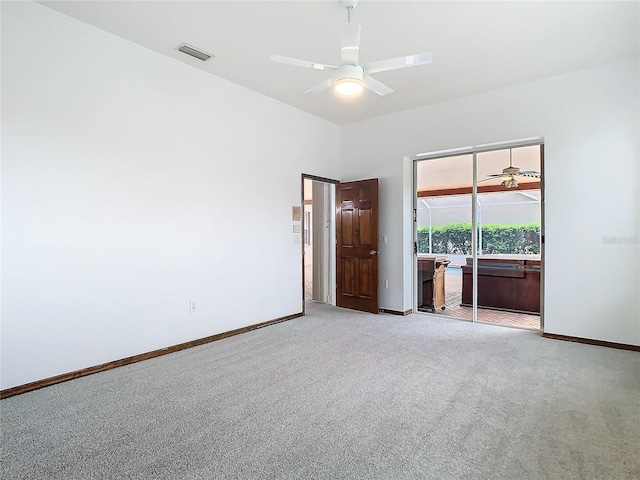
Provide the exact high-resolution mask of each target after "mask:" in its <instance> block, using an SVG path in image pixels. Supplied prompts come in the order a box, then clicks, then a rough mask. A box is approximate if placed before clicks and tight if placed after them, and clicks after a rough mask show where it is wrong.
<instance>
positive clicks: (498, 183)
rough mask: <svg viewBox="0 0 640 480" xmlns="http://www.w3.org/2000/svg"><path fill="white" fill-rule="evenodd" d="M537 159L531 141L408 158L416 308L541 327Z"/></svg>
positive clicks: (539, 168)
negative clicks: (413, 197)
mask: <svg viewBox="0 0 640 480" xmlns="http://www.w3.org/2000/svg"><path fill="white" fill-rule="evenodd" d="M542 160H543V145H542V144H541V143H535V144H529V145H522V144H521V145H512V146H509V145H507V146H499V147H494V148H485V149H477V150H475V151H474V150H470V151H466V152H461V153H452V154H449V155H434V156H433V157H430V158H427V159H424V160H417V161H416V170H415V172H416V176H415V180H416V203H415V208H416V210H415V227H416V253H417V262H416V263H417V267H416V269H417V280H418V284H417V289H416V290H417V291H416V306H417V309H418V311H422V312H429V313H439V314H441V315H447V316H450V317H455V318H460V319H465V320H471V321H478V322H484V323H494V324H499V325H505V326H515V327H522V328H534V329H539V328H541V327H542V325H541V312H542V308H541V307H542V300H541V298H542V296H541V292H542V278H543V277H542V253H543V252H542V248H543V242H542V239H543V235H542V226H543V225H542V224H543V221H542V220H543V217H542V213H543V209H542V205H543V195H542V194H543V190H542V186H541V185H542V183H541V182H542V178H541V176H542V175H541V173H542ZM512 164H513V167H515V166H516V165H517V166H518V167H520V171H518V172H515V170H510V169H511V168H512ZM501 172H502V173H501ZM505 172H506V173H505ZM512 172H515V175H509V174H510V173H512Z"/></svg>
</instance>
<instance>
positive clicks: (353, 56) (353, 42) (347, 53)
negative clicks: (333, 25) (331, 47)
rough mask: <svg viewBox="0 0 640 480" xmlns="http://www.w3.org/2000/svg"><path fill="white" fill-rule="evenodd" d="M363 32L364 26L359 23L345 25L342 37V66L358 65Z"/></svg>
mask: <svg viewBox="0 0 640 480" xmlns="http://www.w3.org/2000/svg"><path fill="white" fill-rule="evenodd" d="M361 31H362V26H361V25H360V24H359V23H345V24H344V25H343V26H342V32H341V35H340V45H341V47H342V56H341V62H342V65H358V53H359V52H360V32H361Z"/></svg>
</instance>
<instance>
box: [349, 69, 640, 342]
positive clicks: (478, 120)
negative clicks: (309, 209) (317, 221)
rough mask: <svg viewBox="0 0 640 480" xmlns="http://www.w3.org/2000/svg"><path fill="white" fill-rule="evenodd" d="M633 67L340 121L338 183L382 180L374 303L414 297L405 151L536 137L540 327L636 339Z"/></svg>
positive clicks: (404, 302)
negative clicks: (540, 147) (540, 158)
mask: <svg viewBox="0 0 640 480" xmlns="http://www.w3.org/2000/svg"><path fill="white" fill-rule="evenodd" d="M638 72H639V63H638V58H632V59H627V60H624V61H619V62H616V63H612V64H609V65H604V66H601V67H597V68H592V69H588V70H583V71H578V72H574V73H570V74H566V75H561V76H557V77H553V78H548V79H544V80H540V81H536V82H531V83H527V84H522V85H518V86H514V87H511V88H506V89H502V90H498V91H494V92H490V93H487V94H483V95H476V96H472V97H467V98H461V99H458V100H455V101H450V102H446V103H441V104H437V105H432V106H428V107H423V108H417V109H413V110H409V111H405V112H401V113H398V114H393V115H388V116H384V117H379V118H376V119H372V120H369V121H365V122H361V123H358V124H353V125H349V126H345V127H343V128H342V135H341V139H342V140H341V141H342V149H341V157H342V164H343V169H342V180H343V181H348V180H350V179H357V178H364V177H375V176H378V177H380V230H379V231H380V235H381V236H382V235H388V239H389V244H388V245H385V246H384V247H385V250H381V255H380V262H381V263H380V278H381V279H385V278H386V279H388V280H389V289H381V301H380V303H381V307H382V308H388V309H392V310H406V309H408V308H411V305H412V301H411V299H412V288H413V287H412V255H411V239H412V226H411V215H410V209H411V207H410V203H408V202H410V201H411V198H412V195H411V193H410V192H411V189H412V175H411V172H412V170H411V167H410V166H409V165H410V163H411V161H410V159H409V157H411V156H413V155H416V154H418V153H424V152H433V151H439V150H444V149H452V148H460V147H467V146H474V145H480V144H487V143H493V142H501V141H510V140H516V139H522V138H530V137H544V140H545V180H546V207H545V214H546V264H545V267H546V284H545V287H546V293H545V310H544V315H545V317H544V318H545V331H547V332H549V333H555V334H562V335H572V336H577V337H584V338H592V339H599V340H605V341H611V342H620V343H626V344H634V345H640V299H639V297H640V295H639V292H640V280H639V270H640V268H639V267H640V254H639V250H640V245H639V244H638V237H639V235H640V231H639V230H640V228H639V218H640V194H639V184H640V169H639V153H640V150H639V132H640V121H639V106H640V96H639V88H640V87H639V86H640V78H639V74H638ZM425 88H436V87H435V86H433V87H429V86H425ZM401 212H403V214H402V215H401ZM408 213H409V214H408ZM603 237H607V238H609V237H617V239H618V240H616V241H615V242H614V243H608V242H607V241H606V240H607V239H605V238H603Z"/></svg>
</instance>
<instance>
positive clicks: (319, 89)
mask: <svg viewBox="0 0 640 480" xmlns="http://www.w3.org/2000/svg"><path fill="white" fill-rule="evenodd" d="M332 84H333V79H332V78H329V79H327V80H325V81H324V82H322V83H319V84H318V85H316V86H315V87H311V88H310V89H309V90H307V91H306V92H305V93H320V92H322V91H323V90H326V89H327V88H330V87H331V85H332Z"/></svg>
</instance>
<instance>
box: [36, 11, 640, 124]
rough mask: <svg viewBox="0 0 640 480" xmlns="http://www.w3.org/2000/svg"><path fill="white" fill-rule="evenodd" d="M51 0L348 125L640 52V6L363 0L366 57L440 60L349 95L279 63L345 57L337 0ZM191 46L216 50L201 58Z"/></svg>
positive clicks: (358, 17) (355, 17)
mask: <svg viewBox="0 0 640 480" xmlns="http://www.w3.org/2000/svg"><path fill="white" fill-rule="evenodd" d="M40 3H42V4H43V5H45V6H47V7H49V8H52V9H54V10H57V11H59V12H62V13H64V14H66V15H69V16H71V17H75V18H77V19H79V20H81V21H83V22H86V23H89V24H91V25H95V26H96V27H99V28H101V29H103V30H106V31H108V32H111V33H114V34H116V35H118V36H120V37H123V38H126V39H128V40H131V41H132V42H135V43H138V44H140V45H143V46H145V47H148V48H150V49H152V50H155V51H157V52H160V53H162V54H164V55H167V56H169V57H172V58H175V59H176V60H178V61H182V62H185V63H188V64H190V65H193V66H194V67H196V68H200V69H202V70H205V71H207V72H210V73H212V74H215V75H219V76H221V77H224V78H226V79H228V80H231V81H233V82H235V83H238V84H240V85H244V86H246V87H248V88H250V89H252V90H255V91H257V92H260V93H263V94H265V95H268V96H270V97H273V98H276V99H278V100H281V101H283V102H285V103H288V104H290V105H292V106H294V107H297V108H300V109H302V110H305V111H307V112H309V113H311V114H313V115H317V116H319V117H322V118H325V119H327V120H329V121H331V122H334V123H336V124H338V125H344V124H348V123H352V122H356V121H360V120H364V119H367V118H371V117H376V116H379V115H384V114H388V113H392V112H397V111H400V110H405V109H409V108H413V107H417V106H422V105H427V104H431V103H436V102H441V101H444V100H449V99H453V98H457V97H463V96H467V95H473V94H477V93H481V92H485V91H490V90H494V89H498V88H503V87H506V86H509V85H513V84H518V83H523V82H527V81H531V80H534V79H537V78H543V77H548V76H552V75H556V74H561V73H565V72H570V71H574V70H578V69H582V68H587V67H590V66H595V65H599V64H603V63H607V62H610V61H614V60H617V59H621V58H624V57H629V56H632V55H638V54H639V53H640V38H639V24H640V17H639V10H640V3H639V2H637V1H626V2H614V1H603V2H587V1H570V2H559V1H551V2H544V1H531V2H525V1H503V2H481V1H474V2H457V1H451V2H445V1H436V2H431V1H409V2H406V1H373V0H362V1H361V2H360V4H359V5H358V6H357V7H356V8H355V9H354V11H353V14H352V22H356V23H360V24H361V25H362V39H361V46H360V61H361V63H366V62H371V61H375V60H383V59H387V58H393V57H398V56H403V55H409V54H415V53H420V52H425V51H427V52H431V53H432V55H433V63H431V64H430V65H426V66H420V67H415V68H408V69H403V70H399V71H393V72H382V73H378V74H375V75H374V77H375V78H377V79H378V80H380V81H381V82H383V83H385V84H387V85H388V86H389V87H391V88H392V89H394V90H395V92H394V93H392V94H390V95H387V96H385V97H378V96H377V95H375V94H373V93H371V92H368V91H365V93H364V94H363V95H362V96H361V97H359V98H357V99H355V100H350V101H346V100H344V99H343V98H338V97H337V96H336V95H335V94H334V93H333V92H332V91H330V90H326V91H324V92H323V93H321V94H319V95H312V94H305V93H304V92H305V90H307V89H308V88H310V87H312V86H314V85H316V84H318V83H320V82H321V81H323V80H324V79H326V78H327V77H328V75H327V72H322V71H317V70H312V69H304V68H300V67H293V66H289V65H283V64H275V63H271V62H269V55H270V54H272V53H275V54H279V55H284V56H289V57H296V58H301V59H305V60H311V61H315V62H319V63H327V64H334V65H335V64H337V63H339V56H340V46H339V31H340V26H341V25H342V24H343V23H345V22H346V19H347V13H346V10H345V9H343V8H341V7H340V6H339V4H338V2H337V1H334V0H322V1H284V2H283V1H259V2H255V1H240V0H236V1H226V2H219V1H195V2H192V1H178V2H171V1H108V2H103V1H71V2H68V1H65V2H61V1H46V2H40ZM182 42H186V43H189V44H191V45H194V46H196V47H198V48H200V49H202V50H204V51H207V52H209V53H213V54H214V55H215V58H213V59H211V60H209V61H207V62H200V61H199V60H195V59H192V58H191V57H189V56H187V55H185V54H183V53H180V52H178V51H177V50H176V47H177V46H178V45H179V44H181V43H182Z"/></svg>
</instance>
